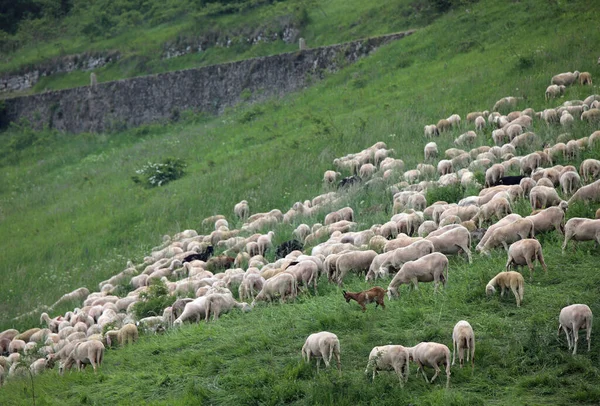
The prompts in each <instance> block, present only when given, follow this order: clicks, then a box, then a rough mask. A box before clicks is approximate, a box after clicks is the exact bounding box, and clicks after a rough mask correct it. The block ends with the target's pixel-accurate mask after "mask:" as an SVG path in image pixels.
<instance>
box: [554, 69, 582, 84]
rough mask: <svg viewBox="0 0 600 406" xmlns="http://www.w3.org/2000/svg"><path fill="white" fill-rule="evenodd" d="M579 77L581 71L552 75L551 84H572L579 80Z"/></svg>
mask: <svg viewBox="0 0 600 406" xmlns="http://www.w3.org/2000/svg"><path fill="white" fill-rule="evenodd" d="M578 78H579V71H575V72H565V73H559V74H558V75H554V76H552V80H551V82H550V83H551V84H553V85H559V86H560V85H563V86H570V85H572V84H573V83H575V82H576V81H577V79H578Z"/></svg>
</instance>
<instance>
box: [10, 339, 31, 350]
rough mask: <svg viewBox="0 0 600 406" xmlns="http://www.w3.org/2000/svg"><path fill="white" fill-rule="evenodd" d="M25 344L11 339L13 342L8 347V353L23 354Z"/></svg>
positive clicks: (22, 341)
mask: <svg viewBox="0 0 600 406" xmlns="http://www.w3.org/2000/svg"><path fill="white" fill-rule="evenodd" d="M26 344H27V343H26V342H25V341H24V340H20V339H18V338H13V340H12V341H11V342H10V344H9V345H8V353H9V354H12V353H14V352H23V351H24V350H25V345H26Z"/></svg>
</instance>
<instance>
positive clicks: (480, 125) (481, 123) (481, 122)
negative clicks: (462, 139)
mask: <svg viewBox="0 0 600 406" xmlns="http://www.w3.org/2000/svg"><path fill="white" fill-rule="evenodd" d="M484 128H485V118H483V117H481V116H479V117H477V118H476V119H475V129H476V130H477V131H483V129H484Z"/></svg>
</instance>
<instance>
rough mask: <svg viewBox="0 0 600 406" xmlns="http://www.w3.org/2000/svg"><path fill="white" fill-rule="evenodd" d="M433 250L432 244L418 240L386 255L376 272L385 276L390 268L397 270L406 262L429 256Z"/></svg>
mask: <svg viewBox="0 0 600 406" xmlns="http://www.w3.org/2000/svg"><path fill="white" fill-rule="evenodd" d="M434 250H435V246H434V244H433V243H432V242H431V241H428V240H419V241H415V242H413V243H412V244H410V245H408V246H406V247H401V248H396V249H395V250H392V251H389V252H388V253H387V254H389V255H386V256H385V258H384V259H383V261H382V262H381V264H380V266H379V271H378V272H379V274H381V275H387V274H389V270H390V269H391V268H392V269H399V268H400V267H402V265H403V264H405V263H406V262H408V261H415V260H417V259H419V258H421V257H423V256H425V255H427V254H431V253H432V252H434ZM373 262H374V261H373ZM369 271H370V269H369ZM375 271H377V270H375Z"/></svg>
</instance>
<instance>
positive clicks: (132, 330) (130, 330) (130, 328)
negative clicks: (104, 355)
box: [106, 323, 139, 347]
mask: <svg viewBox="0 0 600 406" xmlns="http://www.w3.org/2000/svg"><path fill="white" fill-rule="evenodd" d="M138 338H139V333H138V329H137V326H136V325H135V324H132V323H129V324H125V325H124V326H123V327H121V328H120V329H119V330H117V341H118V342H119V345H120V346H121V347H123V346H125V345H126V344H129V345H131V344H133V343H134V342H136V341H137V340H138ZM106 343H107V345H108V346H110V345H111V344H112V343H111V339H110V336H109V335H107V337H106Z"/></svg>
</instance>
